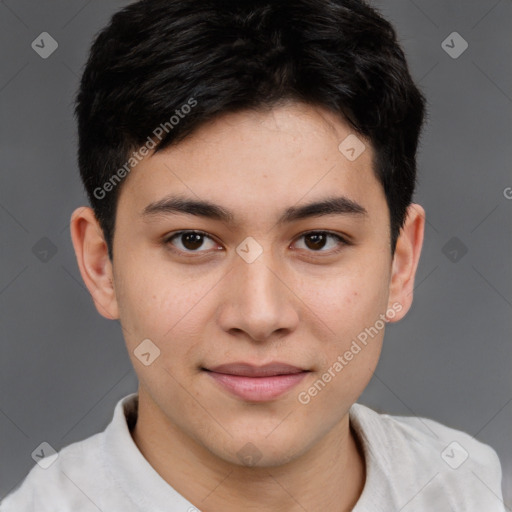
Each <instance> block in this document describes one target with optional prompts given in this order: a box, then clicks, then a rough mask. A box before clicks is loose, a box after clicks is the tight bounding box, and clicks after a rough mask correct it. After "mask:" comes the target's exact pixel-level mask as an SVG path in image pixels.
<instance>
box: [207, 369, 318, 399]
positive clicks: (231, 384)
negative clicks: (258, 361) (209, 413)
mask: <svg viewBox="0 0 512 512" xmlns="http://www.w3.org/2000/svg"><path fill="white" fill-rule="evenodd" d="M202 370H203V371H205V372H206V374H207V375H208V376H209V377H211V378H212V379H213V380H214V382H215V383H216V384H217V385H218V386H219V387H220V388H221V389H222V390H223V391H225V392H228V393H230V394H231V395H235V396H237V397H238V398H241V399H242V400H244V401H251V402H266V401H270V400H274V399H276V398H278V397H279V396H281V395H283V394H284V393H286V392H287V391H289V390H291V389H292V388H293V387H295V386H296V385H297V384H298V383H299V382H300V381H302V380H303V379H304V377H305V376H306V375H307V374H308V373H309V372H310V370H306V369H303V368H300V367H297V366H293V365H290V364H287V363H279V362H278V363H269V364H266V365H263V366H254V365H251V364H249V363H241V362H237V363H230V364H223V365H219V366H214V367H212V368H202Z"/></svg>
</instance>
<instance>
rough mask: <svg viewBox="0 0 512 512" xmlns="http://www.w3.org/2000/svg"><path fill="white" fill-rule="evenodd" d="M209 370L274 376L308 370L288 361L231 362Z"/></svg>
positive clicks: (242, 374) (249, 375)
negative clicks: (254, 363)
mask: <svg viewBox="0 0 512 512" xmlns="http://www.w3.org/2000/svg"><path fill="white" fill-rule="evenodd" d="M206 370H208V371H212V372H215V373H223V374H225V375H239V376H242V377H272V376H274V375H289V374H291V373H301V372H304V371H307V370H304V369H302V368H299V367H297V366H292V365H290V364H287V363H280V362H276V363H268V364H265V365H263V366H254V365H252V364H249V363H242V362H240V363H238V362H237V363H229V364H221V365H219V366H214V367H213V368H206Z"/></svg>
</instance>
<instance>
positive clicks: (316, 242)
mask: <svg viewBox="0 0 512 512" xmlns="http://www.w3.org/2000/svg"><path fill="white" fill-rule="evenodd" d="M300 238H303V239H304V240H305V244H304V245H305V246H306V248H307V249H308V250H309V251H313V252H322V253H323V252H327V253H329V252H337V251H339V250H340V247H341V246H343V245H348V242H347V241H346V240H345V239H344V238H343V237H341V236H340V235H337V234H335V233H330V232H328V231H310V232H309V233H303V234H302V235H301V236H300ZM329 239H334V240H335V241H336V242H335V243H334V244H332V243H331V247H329V244H328V241H329ZM326 246H327V250H323V249H324V248H325V247H326Z"/></svg>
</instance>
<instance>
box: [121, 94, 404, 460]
mask: <svg viewBox="0 0 512 512" xmlns="http://www.w3.org/2000/svg"><path fill="white" fill-rule="evenodd" d="M351 133H353V131H351V130H350V128H349V127H348V125H346V124H344V123H342V122H341V121H340V120H339V119H338V118H337V117H335V116H334V115H332V114H330V113H328V112H326V111H324V110H321V109H312V108H310V107H307V106H304V105H297V104H295V105H289V106H286V107H279V108H276V109H274V110H273V111H272V112H270V113H248V112H242V113H237V114H229V115H226V116H224V117H222V118H218V119H217V120H215V121H214V122H212V123H210V124H208V125H204V126H203V127H202V128H201V129H200V130H199V131H197V132H196V133H195V134H194V135H193V136H191V137H190V138H188V139H186V140H185V141H183V142H182V143H180V144H178V145H177V146H175V147H171V148H168V149H166V150H164V151H162V152H160V153H157V154H154V155H151V156H149V157H148V158H146V159H145V160H143V161H142V162H141V163H140V164H138V165H137V166H136V167H135V168H134V169H133V170H132V172H131V173H130V175H129V176H128V177H127V179H126V183H124V184H123V189H122V190H121V193H120V197H119V203H118V206H117V217H116V228H115V238H114V261H113V272H114V284H115V294H116V300H117V305H118V308H119V318H120V321H121V324H122V327H123V331H124V334H125V338H126V343H127V347H128V351H129V355H130V357H131V360H132V363H133V365H134V368H135V371H136V372H137V375H138V378H139V382H140V386H141V388H140V390H139V391H140V393H144V395H145V396H144V399H145V400H149V401H151V404H152V405H151V407H152V409H153V410H154V411H157V412H156V414H159V415H160V416H161V418H163V420H164V421H165V422H168V423H169V424H171V425H173V428H178V429H179V430H180V431H182V432H184V433H185V434H186V435H187V436H190V437H191V438H192V439H194V440H195V441H196V442H197V443H199V444H200V445H201V446H202V447H204V448H206V449H207V450H208V451H209V452H211V453H213V454H214V455H216V456H218V457H220V458H222V459H224V460H226V461H230V462H234V463H240V453H241V454H244V453H245V452H244V451H243V450H245V451H247V450H249V451H250V450H254V448H247V443H249V442H250V443H252V445H254V446H255V447H256V449H257V453H258V454H261V455H263V458H262V459H261V464H265V465H269V466H272V465H275V464H279V463H282V462H284V461H288V460H290V459H293V458H295V457H296V456H298V455H300V454H301V453H304V452H305V451H306V450H307V449H308V448H310V447H312V446H313V445H314V444H315V443H316V442H317V441H319V440H320V439H322V437H323V436H325V434H326V433H327V432H329V431H330V430H332V429H333V428H334V427H335V426H336V425H339V424H340V423H341V422H343V421H346V418H347V417H346V414H347V411H348V409H349V407H350V406H351V405H352V404H353V403H354V402H355V401H356V400H357V398H358V397H359V395H360V394H361V393H362V391H363V390H364V388H365V387H366V385H367V383H368V381H369V380H370V378H371V376H372V373H373V371H374V369H375V367H376V365H377V361H378V358H379V354H380V350H381V344H382V338H383V335H384V329H383V328H382V318H383V315H385V314H386V312H387V311H388V308H391V302H392V301H391V299H392V298H391V296H390V294H389V291H390V275H391V263H392V261H391V254H390V246H389V244H390V241H389V232H390V231H389V215H388V209H387V205H386V199H385V195H384V192H383V190H382V187H381V185H380V184H379V182H378V181H377V179H376V178H375V176H374V173H373V169H372V165H373V164H372V157H373V152H372V148H371V147H370V145H369V143H368V142H367V141H363V140H362V139H361V137H359V140H360V141H361V142H364V143H365V145H366V149H365V150H364V151H363V152H362V154H361V155H360V156H358V157H357V158H356V159H355V160H354V159H353V158H350V159H349V158H347V156H346V155H348V156H350V157H352V152H351V151H350V148H348V151H347V148H345V149H344V150H343V151H340V149H338V146H339V145H340V143H341V142H342V141H344V140H345V139H346V137H347V136H349V135H350V134H351ZM349 141H350V139H349ZM343 148H344V146H343V145H342V149H343ZM170 196H173V197H174V196H179V197H180V198H182V199H184V200H193V201H208V202H210V203H213V204H215V205H218V206H219V207H221V208H222V209H224V210H226V211H229V212H231V213H232V217H233V218H232V223H227V222H226V221H225V220H219V219H215V218H211V217H207V216H201V215H193V214H185V213H179V212H177V211H174V212H171V211H168V212H167V213H166V212H165V211H162V209H156V210H157V212H155V208H154V207H151V206H150V205H154V204H155V203H157V202H160V201H162V200H165V199H168V198H169V197H170ZM342 196H344V197H345V198H347V199H349V200H351V201H352V202H354V203H357V204H358V205H360V206H361V207H362V208H361V212H362V211H363V210H362V209H363V208H364V210H365V211H366V213H355V212H346V213H332V214H329V215H315V216H305V217H303V218H300V219H294V220H288V221H284V222H281V223H279V222H278V220H279V219H280V218H281V217H282V216H283V214H284V213H285V212H286V211H287V209H289V208H294V209H296V208H300V207H301V206H304V205H306V204H309V203H316V202H321V201H324V200H325V199H327V198H334V197H342ZM145 209H146V210H148V212H147V213H146V214H144V211H145ZM189 230H196V231H201V232H202V233H204V236H202V237H201V236H199V237H197V236H196V237H194V236H193V235H192V236H191V235H190V234H189V235H188V236H186V235H187V234H185V235H179V234H177V235H176V236H175V237H173V238H172V239H170V238H171V235H173V234H176V233H177V232H179V231H189ZM325 231H328V232H330V235H329V236H324V237H322V233H318V232H325ZM336 234H337V235H339V236H340V237H342V238H343V239H345V240H346V243H344V242H342V241H341V240H338V239H337V238H336V236H333V235H336ZM397 317H398V315H397ZM379 319H380V321H379ZM395 320H396V318H395ZM376 325H377V326H378V327H377V328H376V327H375V326H376ZM369 328H373V330H370V331H368V330H367V331H366V333H367V335H366V344H363V343H362V342H361V341H358V342H357V345H358V346H359V347H360V350H359V351H357V349H355V346H354V345H353V342H354V340H358V335H360V334H361V333H362V332H364V331H365V329H369ZM369 332H371V333H372V335H369V334H368V333H369ZM375 332H376V333H375ZM363 338H364V336H363ZM145 339H149V340H151V342H152V343H153V344H154V345H156V346H157V347H158V349H159V350H160V355H159V356H158V357H157V358H156V359H155V360H154V361H153V362H152V363H151V364H149V365H147V366H146V365H144V364H142V362H141V360H139V358H138V357H137V356H136V355H135V353H134V351H136V349H137V347H138V346H139V344H140V343H141V342H142V341H143V340H145ZM359 340H361V336H360V337H359ZM147 343H148V342H146V344H147ZM145 346H146V347H151V346H152V345H145ZM351 347H352V354H353V357H351V358H350V359H348V358H347V357H345V356H344V355H345V354H346V353H347V351H351ZM145 357H146V359H148V356H145ZM339 357H341V358H342V360H343V361H344V363H343V364H342V363H341V362H340V359H339ZM336 361H338V363H339V364H341V365H342V369H339V368H340V366H339V365H336ZM234 362H245V363H248V364H251V365H255V366H261V365H264V364H267V363H271V362H282V363H287V364H290V365H293V366H295V367H298V368H299V369H302V370H307V372H306V373H303V374H302V377H301V378H300V379H297V382H296V383H295V385H294V386H292V387H291V388H289V389H287V390H285V391H283V392H281V393H280V394H279V393H278V392H277V391H275V389H274V388H272V389H274V391H272V392H270V391H269V392H267V394H265V390H261V389H260V388H261V382H263V381H260V384H259V385H258V383H256V382H255V381H253V382H255V384H254V386H253V388H255V389H256V390H255V391H254V389H253V390H252V391H251V390H247V389H245V388H244V389H245V392H244V391H243V390H242V391H239V393H238V394H235V393H234V392H232V391H230V390H228V389H227V388H225V387H224V386H223V385H222V384H220V383H219V381H218V380H217V379H216V378H213V376H212V373H211V372H208V371H206V370H205V369H211V368H213V367H215V366H218V365H221V364H228V363H234ZM329 369H330V377H331V378H330V379H329V377H328V376H327V377H326V376H325V375H326V372H327V373H329ZM234 379H236V377H235V378H234ZM234 379H231V381H233V380H234ZM254 379H256V378H254ZM278 379H279V377H277V378H274V382H278ZM319 380H320V381H321V382H322V383H323V385H322V383H320V384H318V381H319ZM240 382H241V381H240ZM281 382H284V380H283V379H282V378H281ZM315 382H316V383H317V384H316V388H314V385H315ZM242 384H243V383H242ZM242 384H236V383H235V386H238V387H237V388H236V389H238V390H240V389H241V387H243V386H242ZM277 385H279V384H277ZM249 386H250V384H249ZM314 389H316V392H315V391H314ZM244 446H245V448H244ZM249 455H250V454H249ZM256 458H257V457H256ZM257 465H258V464H257Z"/></svg>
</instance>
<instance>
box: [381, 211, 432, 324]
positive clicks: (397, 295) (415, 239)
mask: <svg viewBox="0 0 512 512" xmlns="http://www.w3.org/2000/svg"><path fill="white" fill-rule="evenodd" d="M424 229H425V210H424V209H423V208H422V207H421V206H420V205H419V204H416V203H411V204H410V205H409V207H408V208H407V217H406V221H405V224H404V226H403V228H402V229H401V230H400V236H399V237H398V240H397V244H396V249H395V254H394V256H393V264H392V269H391V277H390V283H389V299H388V308H392V309H393V310H395V311H397V314H396V315H395V316H394V317H393V318H390V319H388V321H389V322H398V321H399V320H401V319H402V318H403V317H404V316H405V315H406V314H407V311H409V309H410V307H411V304H412V300H413V289H414V277H415V275H416V269H417V268H418V262H419V260H420V253H421V248H422V246H423V234H424ZM393 304H395V305H396V304H400V305H401V306H402V307H401V309H399V308H393V307H392V305H393Z"/></svg>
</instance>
